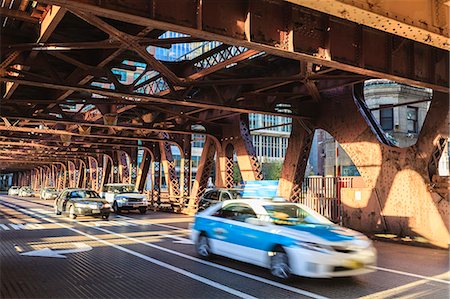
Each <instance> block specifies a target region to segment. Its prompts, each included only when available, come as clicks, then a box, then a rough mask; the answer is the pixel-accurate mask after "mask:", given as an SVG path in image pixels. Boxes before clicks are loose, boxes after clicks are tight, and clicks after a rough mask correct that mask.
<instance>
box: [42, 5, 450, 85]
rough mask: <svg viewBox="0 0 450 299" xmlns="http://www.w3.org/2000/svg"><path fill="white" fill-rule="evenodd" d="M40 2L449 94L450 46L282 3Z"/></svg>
mask: <svg viewBox="0 0 450 299" xmlns="http://www.w3.org/2000/svg"><path fill="white" fill-rule="evenodd" d="M42 2H44V3H50V4H56V5H62V6H63V7H65V8H68V9H72V10H77V11H82V12H84V13H91V14H95V15H97V16H99V17H106V18H110V19H115V20H120V21H122V22H128V23H132V24H136V25H141V26H152V27H153V28H158V29H162V30H170V31H175V32H182V33H185V34H189V35H191V36H194V37H198V38H203V39H205V40H218V41H221V42H224V43H226V44H230V45H237V46H243V47H246V48H249V49H253V50H256V51H260V52H266V53H268V54H273V55H278V56H282V57H287V58H291V59H295V60H305V61H309V62H311V63H315V64H319V65H324V66H328V67H331V68H336V69H341V70H345V71H348V72H353V73H358V74H362V75H366V76H371V77H376V78H386V79H390V80H394V81H397V82H401V83H405V84H410V85H417V86H422V87H429V88H432V89H434V90H439V91H442V92H448V78H449V74H448V73H449V72H448V51H447V50H448V49H449V45H447V46H446V47H445V49H439V48H435V47H432V46H430V45H427V44H424V43H419V42H417V41H413V40H410V39H407V38H405V37H403V36H402V34H401V32H399V33H398V34H399V35H393V34H390V33H387V32H385V31H381V30H377V29H374V28H370V27H366V26H364V25H361V24H358V23H355V22H351V21H348V20H346V19H344V18H338V17H335V16H330V15H329V14H326V13H323V12H320V11H313V10H310V9H309V8H305V7H304V6H300V5H295V4H292V3H288V2H284V1H279V2H276V1H263V0H259V1H250V2H249V1H236V0H233V1H226V2H223V3H220V4H218V2H216V1H211V0H210V1H208V0H205V1H202V9H201V10H197V9H194V7H193V6H192V3H191V2H190V1H188V0H182V1H179V2H178V3H177V4H178V5H177V6H178V9H172V8H169V6H168V5H169V4H167V3H166V2H165V1H163V0H155V1H153V6H154V8H153V10H151V11H143V10H142V9H140V8H139V7H130V6H128V7H124V6H123V5H121V6H119V5H118V2H117V1H108V2H102V3H101V5H99V4H98V2H97V1H95V0H85V1H82V2H80V1H73V0H43V1H42ZM316 2H318V3H319V2H321V1H316ZM152 11H153V12H157V13H155V14H153V13H152ZM199 11H200V12H201V13H202V14H203V15H202V22H201V23H202V28H201V29H198V27H197V25H198V24H197V15H198V13H199ZM380 49H385V51H380ZM411 62H413V63H411Z"/></svg>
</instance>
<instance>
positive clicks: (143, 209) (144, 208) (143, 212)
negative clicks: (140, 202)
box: [139, 207, 147, 214]
mask: <svg viewBox="0 0 450 299" xmlns="http://www.w3.org/2000/svg"><path fill="white" fill-rule="evenodd" d="M139 213H141V214H145V213H147V208H146V207H140V208H139Z"/></svg>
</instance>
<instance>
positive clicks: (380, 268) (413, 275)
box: [369, 266, 450, 284]
mask: <svg viewBox="0 0 450 299" xmlns="http://www.w3.org/2000/svg"><path fill="white" fill-rule="evenodd" d="M369 268H372V269H375V270H379V271H385V272H390V273H395V274H400V275H405V276H410V277H415V278H420V279H426V280H429V281H435V282H440V283H445V284H450V281H448V280H443V279H438V278H434V277H430V276H423V275H419V274H414V273H408V272H403V271H398V270H393V269H388V268H382V267H376V266H370V267H369Z"/></svg>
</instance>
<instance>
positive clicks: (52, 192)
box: [8, 186, 59, 199]
mask: <svg viewBox="0 0 450 299" xmlns="http://www.w3.org/2000/svg"><path fill="white" fill-rule="evenodd" d="M58 193H59V192H58V191H57V190H56V189H55V188H53V187H46V188H42V189H40V190H38V191H36V190H33V189H31V187H28V186H23V187H20V186H12V187H11V188H9V190H8V195H17V196H20V197H39V198H41V199H55V198H56V196H58Z"/></svg>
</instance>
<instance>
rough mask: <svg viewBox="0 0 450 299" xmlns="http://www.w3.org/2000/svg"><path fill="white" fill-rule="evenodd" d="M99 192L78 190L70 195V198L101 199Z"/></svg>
mask: <svg viewBox="0 0 450 299" xmlns="http://www.w3.org/2000/svg"><path fill="white" fill-rule="evenodd" d="M99 197H100V196H99V195H98V193H97V192H95V191H92V190H76V191H72V192H70V193H69V198H99Z"/></svg>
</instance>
